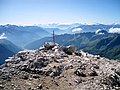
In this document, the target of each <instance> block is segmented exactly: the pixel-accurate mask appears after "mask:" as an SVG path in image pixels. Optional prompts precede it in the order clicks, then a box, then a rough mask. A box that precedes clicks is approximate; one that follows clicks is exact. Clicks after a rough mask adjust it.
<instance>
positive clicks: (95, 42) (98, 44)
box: [25, 32, 120, 59]
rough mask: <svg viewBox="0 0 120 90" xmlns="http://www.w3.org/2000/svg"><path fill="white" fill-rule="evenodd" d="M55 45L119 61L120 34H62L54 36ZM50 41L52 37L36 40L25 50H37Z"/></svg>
mask: <svg viewBox="0 0 120 90" xmlns="http://www.w3.org/2000/svg"><path fill="white" fill-rule="evenodd" d="M55 39H56V43H58V44H60V45H64V46H67V45H71V44H72V45H75V46H76V47H77V48H78V49H79V50H80V49H83V50H84V51H86V52H89V53H92V54H99V55H101V56H104V57H107V58H110V59H120V34H112V33H107V34H96V33H94V32H93V33H92V32H87V33H77V34H64V35H57V36H55ZM49 41H52V37H46V38H42V39H39V40H36V41H34V42H32V43H30V44H28V45H26V47H25V48H28V49H37V48H39V47H40V46H41V45H43V44H44V42H49Z"/></svg>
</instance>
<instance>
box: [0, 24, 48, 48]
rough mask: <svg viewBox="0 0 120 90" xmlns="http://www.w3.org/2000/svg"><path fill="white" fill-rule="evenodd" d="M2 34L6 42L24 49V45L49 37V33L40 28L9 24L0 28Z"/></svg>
mask: <svg viewBox="0 0 120 90" xmlns="http://www.w3.org/2000/svg"><path fill="white" fill-rule="evenodd" d="M2 33H5V36H6V37H7V39H8V40H10V41H12V42H13V43H15V44H16V45H17V46H20V47H24V45H26V44H28V43H30V42H33V41H35V40H38V39H40V38H43V37H46V36H50V33H49V32H47V31H45V30H44V29H43V28H41V27H37V26H17V25H9V24H8V25H1V26H0V34H2Z"/></svg>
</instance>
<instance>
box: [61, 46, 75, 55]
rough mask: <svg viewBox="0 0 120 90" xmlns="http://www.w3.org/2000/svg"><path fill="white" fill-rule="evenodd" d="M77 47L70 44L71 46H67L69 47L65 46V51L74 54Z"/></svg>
mask: <svg viewBox="0 0 120 90" xmlns="http://www.w3.org/2000/svg"><path fill="white" fill-rule="evenodd" d="M76 50H77V49H76V48H75V46H73V45H70V46H67V47H63V51H64V52H65V53H66V54H68V55H72V54H73V53H75V52H76Z"/></svg>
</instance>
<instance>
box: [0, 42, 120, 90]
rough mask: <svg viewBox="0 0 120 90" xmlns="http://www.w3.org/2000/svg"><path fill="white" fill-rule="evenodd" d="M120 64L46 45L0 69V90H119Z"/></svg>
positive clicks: (7, 63) (10, 59) (7, 62)
mask: <svg viewBox="0 0 120 90" xmlns="http://www.w3.org/2000/svg"><path fill="white" fill-rule="evenodd" d="M119 89H120V62H119V61H113V60H108V59H106V58H104V57H100V56H99V55H91V54H89V53H86V52H83V51H77V49H76V48H75V47H74V46H71V45H70V46H67V47H64V46H60V45H58V44H54V43H52V42H47V43H45V44H44V45H43V47H40V48H39V49H37V50H24V51H20V52H19V53H17V54H16V55H14V56H13V57H10V58H9V59H7V60H6V63H5V64H3V65H1V66H0V90H119Z"/></svg>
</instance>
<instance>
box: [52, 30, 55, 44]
mask: <svg viewBox="0 0 120 90" xmlns="http://www.w3.org/2000/svg"><path fill="white" fill-rule="evenodd" d="M52 35H53V43H54V44H55V33H54V30H53V34H52Z"/></svg>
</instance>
